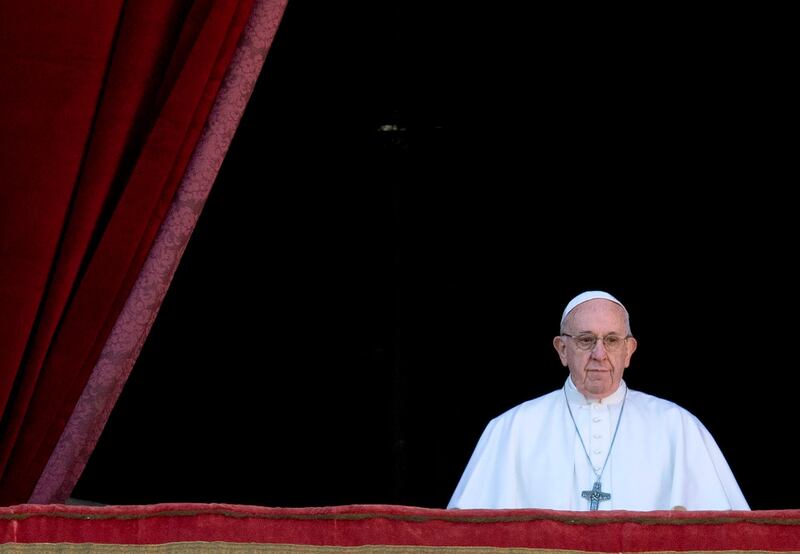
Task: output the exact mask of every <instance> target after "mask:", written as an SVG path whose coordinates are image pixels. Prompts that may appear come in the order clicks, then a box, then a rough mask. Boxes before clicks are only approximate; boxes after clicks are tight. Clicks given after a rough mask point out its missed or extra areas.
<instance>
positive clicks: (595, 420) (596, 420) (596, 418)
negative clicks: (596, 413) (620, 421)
mask: <svg viewBox="0 0 800 554" xmlns="http://www.w3.org/2000/svg"><path fill="white" fill-rule="evenodd" d="M592 421H594V422H595V423H599V422H601V421H603V418H602V417H593V418H592Z"/></svg>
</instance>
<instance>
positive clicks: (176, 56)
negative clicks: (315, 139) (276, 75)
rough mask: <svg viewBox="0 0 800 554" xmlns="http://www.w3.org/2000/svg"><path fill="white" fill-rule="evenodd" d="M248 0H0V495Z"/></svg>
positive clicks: (78, 352) (30, 468)
mask: <svg viewBox="0 0 800 554" xmlns="http://www.w3.org/2000/svg"><path fill="white" fill-rule="evenodd" d="M251 9H252V0H137V1H136V2H124V1H122V0H95V1H89V0H81V1H78V2H64V3H62V2H50V1H49V0H35V1H34V0H26V1H25V2H20V1H17V2H12V1H9V0H0V408H1V409H2V411H1V412H0V504H12V503H20V502H25V501H27V499H28V498H29V496H30V493H31V491H32V490H33V487H34V486H35V484H36V481H37V479H38V477H39V474H40V473H41V471H42V468H43V467H44V465H45V463H46V462H47V460H48V457H49V456H50V453H51V452H52V450H53V448H54V446H55V444H56V442H57V441H58V439H59V436H60V435H61V432H62V430H63V428H64V426H65V424H66V421H67V420H68V418H69V417H70V414H71V413H72V409H73V407H74V405H75V402H76V401H77V399H78V397H79V396H80V394H81V392H82V390H83V388H84V386H85V384H86V381H87V379H88V377H89V374H90V372H91V370H92V368H93V366H94V363H95V361H96V360H97V357H98V355H99V353H100V350H101V349H102V347H103V344H104V343H105V340H106V337H107V336H108V333H109V331H110V329H111V326H112V325H113V323H114V321H115V320H116V317H117V314H118V313H119V311H120V308H121V306H122V304H123V303H124V301H125V299H126V298H127V296H128V293H129V291H130V288H131V286H132V283H133V282H134V280H135V278H136V276H137V274H138V272H139V270H140V268H141V266H142V263H143V261H144V259H145V257H146V255H147V253H148V251H149V249H150V246H151V244H152V242H153V239H154V237H155V234H156V231H157V230H158V227H159V225H160V224H161V222H162V220H163V218H164V216H165V213H166V210H167V208H168V207H169V205H170V202H171V200H172V197H173V194H174V192H175V188H176V186H177V184H178V182H179V180H180V178H181V176H182V174H183V172H184V169H185V167H186V164H187V162H188V159H189V157H190V155H191V153H192V150H193V149H194V147H195V144H196V143H197V140H198V137H199V135H200V132H201V131H202V128H203V124H204V122H205V120H206V117H207V116H208V113H209V110H210V108H211V106H212V104H213V101H214V98H215V95H216V92H217V90H218V88H219V85H220V82H221V79H222V76H223V74H224V71H225V69H226V67H227V65H228V63H229V61H230V58H231V56H232V54H233V51H234V49H235V46H236V43H237V41H238V38H239V36H240V34H241V32H242V30H243V28H244V25H245V23H246V21H247V17H248V15H249V13H250V10H251Z"/></svg>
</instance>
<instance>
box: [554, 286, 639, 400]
mask: <svg viewBox="0 0 800 554" xmlns="http://www.w3.org/2000/svg"><path fill="white" fill-rule="evenodd" d="M564 328H565V333H566V335H570V336H565V335H560V336H558V337H555V338H554V339H553V346H555V348H556V351H557V352H558V356H559V358H561V363H562V364H563V365H564V366H566V367H568V368H569V373H570V375H571V376H572V382H573V383H575V387H576V388H577V389H578V390H579V391H580V392H581V393H582V394H583V395H584V396H586V397H587V398H594V399H599V398H605V397H606V396H609V395H610V394H612V393H613V392H614V391H616V390H617V388H618V387H619V383H620V380H621V379H622V374H623V372H624V371H625V368H626V367H628V365H629V364H630V361H631V356H632V355H633V352H634V351H635V350H636V339H634V338H633V337H631V338H627V339H626V338H625V337H626V336H627V334H628V332H627V327H626V325H625V312H624V310H623V308H622V307H621V306H620V305H619V304H617V303H616V302H611V301H610V300H603V299H600V298H596V299H594V300H589V301H587V302H584V303H583V304H579V305H578V306H577V307H576V308H575V309H574V310H572V312H570V314H569V315H568V316H567V320H566V325H565V326H564ZM598 337H599V338H598ZM594 338H598V340H596V341H594V343H593V344H592V340H593V339H594ZM603 339H605V340H603ZM582 347H583V348H582ZM587 347H588V349H586V348H587Z"/></svg>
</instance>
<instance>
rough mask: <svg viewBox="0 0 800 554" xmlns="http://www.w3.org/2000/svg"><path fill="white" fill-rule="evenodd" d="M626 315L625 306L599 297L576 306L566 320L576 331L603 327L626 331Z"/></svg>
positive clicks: (608, 329) (607, 329)
mask: <svg viewBox="0 0 800 554" xmlns="http://www.w3.org/2000/svg"><path fill="white" fill-rule="evenodd" d="M626 316H627V312H626V311H625V308H624V307H623V306H622V305H621V304H619V303H618V302H614V301H613V300H606V299H601V298H597V299H593V300H587V301H586V302H582V303H580V304H578V305H577V306H575V307H574V308H573V309H572V310H570V312H569V313H568V314H567V316H566V319H565V321H564V322H565V323H566V324H568V325H570V326H571V327H573V328H574V330H575V331H581V330H587V331H589V330H594V329H601V330H604V331H620V332H624V330H625V326H626Z"/></svg>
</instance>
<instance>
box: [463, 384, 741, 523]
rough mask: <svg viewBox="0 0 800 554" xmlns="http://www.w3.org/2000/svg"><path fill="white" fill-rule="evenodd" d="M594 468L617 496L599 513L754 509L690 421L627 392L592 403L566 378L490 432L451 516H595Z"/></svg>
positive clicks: (669, 406) (674, 408) (677, 410)
mask: <svg viewBox="0 0 800 554" xmlns="http://www.w3.org/2000/svg"><path fill="white" fill-rule="evenodd" d="M626 390H627V398H626V395H625V391H626ZM565 391H566V393H567V395H568V396H569V398H570V400H569V401H570V406H571V407H572V413H573V415H574V418H575V423H573V421H572V419H571V418H570V415H569V411H568V410H567V404H566V397H565ZM623 399H624V408H622V406H623V402H622V401H623ZM620 411H622V419H621V420H620V425H619V431H618V432H617V436H616V439H615V440H614V441H613V445H612V443H611V439H612V435H613V433H614V429H615V428H616V423H617V419H618V417H619V415H620ZM576 426H577V427H578V428H580V432H581V437H582V438H583V440H584V444H585V445H586V450H584V447H583V446H582V445H581V441H580V440H579V438H578V435H577V432H576ZM609 448H610V452H611V454H610V456H608V452H609ZM606 456H608V461H607V462H606V464H605V468H604V469H601V468H602V466H603V462H604V460H605V459H606ZM590 459H591V463H592V465H593V466H594V467H595V468H596V469H597V472H598V473H599V472H602V475H601V483H602V490H603V492H607V493H610V494H611V499H610V500H607V501H604V502H601V503H600V509H601V510H637V511H647V510H671V509H674V508H675V507H683V508H686V509H687V510H749V509H750V508H749V506H748V505H747V502H746V501H745V498H744V495H743V494H742V491H741V490H740V489H739V485H738V484H737V483H736V479H735V478H734V476H733V473H732V472H731V470H730V468H729V467H728V463H727V462H726V461H725V458H724V457H723V455H722V452H721V451H720V449H719V447H718V446H717V443H716V442H715V441H714V439H713V438H712V436H711V434H710V433H709V432H708V430H707V429H706V428H705V426H703V424H702V423H701V422H700V421H699V420H698V419H697V418H696V417H695V416H693V415H692V414H691V413H689V412H688V411H686V410H685V409H683V408H681V407H680V406H678V405H676V404H674V403H672V402H669V401H667V400H663V399H661V398H657V397H655V396H651V395H649V394H644V393H641V392H637V391H633V390H628V389H627V386H626V385H625V384H624V382H623V383H622V384H621V385H620V387H619V389H618V390H617V392H615V393H614V394H613V395H612V396H610V397H609V398H606V399H603V401H601V402H597V401H587V400H586V399H585V398H584V397H583V396H582V395H581V394H580V393H578V391H577V390H576V389H575V387H574V385H573V384H572V381H571V379H569V378H568V379H567V384H566V385H565V389H564V390H562V389H559V390H557V391H554V392H551V393H549V394H546V395H544V396H541V397H539V398H535V399H533V400H529V401H528V402H525V403H523V404H520V405H519V406H517V407H515V408H512V409H511V410H509V411H507V412H505V413H504V414H502V415H500V416H498V417H496V418H495V419H493V420H492V421H491V422H490V423H489V424H488V426H487V427H486V430H485V431H484V432H483V435H482V436H481V438H480V440H479V441H478V445H477V446H476V448H475V451H474V453H473V454H472V457H471V459H470V461H469V463H468V465H467V467H466V469H465V470H464V474H463V475H462V477H461V480H460V482H459V483H458V486H457V487H456V490H455V493H454V494H453V497H452V499H451V500H450V504H449V505H448V508H548V509H553V510H588V509H589V502H588V500H586V499H585V498H582V497H581V492H582V491H585V490H589V489H591V488H592V485H593V484H594V482H595V480H596V475H595V473H593V472H592V467H591V466H590V465H589V460H590Z"/></svg>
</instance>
